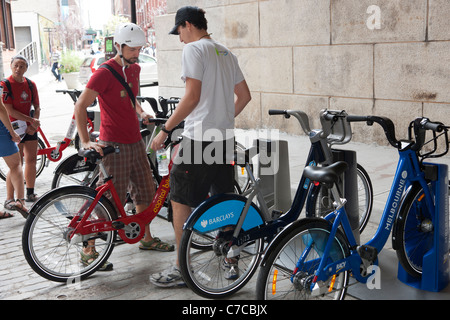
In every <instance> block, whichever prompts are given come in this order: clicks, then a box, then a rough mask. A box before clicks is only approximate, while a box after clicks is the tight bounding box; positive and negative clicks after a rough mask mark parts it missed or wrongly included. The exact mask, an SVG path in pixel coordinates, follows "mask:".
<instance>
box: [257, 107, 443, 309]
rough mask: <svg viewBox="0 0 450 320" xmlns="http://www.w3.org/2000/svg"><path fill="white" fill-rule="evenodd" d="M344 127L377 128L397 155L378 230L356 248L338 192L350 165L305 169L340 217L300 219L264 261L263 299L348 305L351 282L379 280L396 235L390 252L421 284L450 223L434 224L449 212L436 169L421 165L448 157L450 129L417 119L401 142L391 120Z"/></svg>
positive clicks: (259, 284)
mask: <svg viewBox="0 0 450 320" xmlns="http://www.w3.org/2000/svg"><path fill="white" fill-rule="evenodd" d="M347 120H348V121H365V122H367V123H368V124H369V125H371V124H373V123H374V122H376V123H378V124H380V125H381V126H382V128H383V129H384V132H385V134H386V137H387V139H388V141H389V142H390V144H391V145H392V146H394V147H395V148H397V149H398V151H399V162H398V166H397V171H396V173H395V177H394V181H393V184H392V187H391V191H390V194H389V197H388V199H387V202H386V206H385V209H384V212H383V215H382V218H381V221H380V224H379V227H378V230H377V232H376V234H375V235H374V237H373V238H372V239H371V240H370V241H369V242H367V243H366V244H364V245H359V244H358V243H357V242H356V240H355V237H354V236H353V233H352V230H351V228H350V225H349V220H348V217H347V214H346V212H345V209H344V204H345V199H339V194H338V191H337V188H336V181H337V178H338V176H339V175H340V173H341V172H342V171H344V170H345V169H346V164H345V163H343V162H337V163H334V164H332V165H330V166H328V167H325V168H318V167H306V168H305V169H304V176H306V177H308V178H309V179H311V180H313V181H317V182H319V183H320V184H322V185H326V186H328V187H331V190H332V193H333V194H334V195H335V197H334V199H336V200H337V201H336V202H335V207H336V210H335V211H334V212H332V213H330V214H329V215H327V216H326V217H325V218H324V219H319V218H305V219H301V220H298V221H296V222H294V223H293V224H291V225H290V226H289V227H287V228H286V229H284V230H283V231H282V232H281V233H280V234H278V236H277V237H276V238H275V239H274V241H273V242H272V243H271V244H270V245H269V248H268V249H267V251H266V254H265V256H264V259H263V261H262V262H261V268H260V273H259V275H258V281H257V288H256V290H257V298H258V299H266V300H272V299H281V300H285V299H336V300H337V299H343V298H344V297H345V294H346V291H347V287H348V282H349V278H350V275H352V276H353V277H354V278H355V279H356V280H357V281H358V282H361V283H366V282H367V280H368V279H369V277H370V276H372V275H373V274H374V271H375V269H376V268H374V266H376V265H377V263H378V254H379V253H380V251H381V250H382V249H383V247H384V245H385V243H386V242H387V240H388V238H389V235H390V233H391V231H392V239H393V240H392V241H393V248H394V249H395V250H396V252H397V256H398V259H399V261H400V263H401V265H402V267H403V268H404V270H405V271H406V272H407V273H408V274H410V275H411V276H412V277H420V276H421V275H422V272H423V270H424V267H425V265H424V264H423V258H424V255H425V254H426V253H427V252H429V250H430V249H431V247H432V246H433V237H434V234H435V231H436V230H437V229H438V228H443V226H445V223H448V222H447V221H444V223H442V224H440V223H435V222H436V221H437V220H435V207H438V208H439V207H440V206H445V205H446V206H448V200H447V199H440V198H442V197H438V196H437V194H436V189H434V185H435V184H437V175H436V172H435V170H434V169H433V168H436V166H433V165H430V164H427V163H424V162H423V160H424V159H426V158H430V157H440V156H443V155H445V154H446V153H447V152H448V149H449V145H448V128H449V127H445V126H444V125H443V124H442V123H436V122H431V121H429V120H428V119H427V118H418V119H416V120H414V121H413V122H412V123H411V124H410V127H409V139H408V140H407V141H406V140H405V141H398V140H397V139H396V138H395V130H394V125H393V123H392V121H391V120H390V119H388V118H385V117H377V116H350V115H349V116H348V117H347ZM427 130H430V131H431V132H432V133H433V138H432V139H431V140H429V141H428V142H433V145H434V146H433V148H431V150H430V149H429V148H423V147H424V144H426V143H428V142H425V137H426V132H427ZM437 132H441V133H440V134H437ZM438 137H444V138H441V139H439V140H438ZM443 139H445V147H444V148H438V146H437V144H438V143H437V141H442V140H443ZM427 147H428V146H427ZM423 150H427V151H423ZM439 183H441V182H439ZM445 183H448V180H446V181H445ZM445 190H446V189H445ZM445 198H447V197H445ZM444 208H445V207H444ZM441 230H442V229H441ZM446 245H447V244H446ZM444 250H445V249H444ZM444 253H445V254H446V253H447V251H445V252H444Z"/></svg>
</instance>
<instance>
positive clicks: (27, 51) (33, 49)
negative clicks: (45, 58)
mask: <svg viewBox="0 0 450 320" xmlns="http://www.w3.org/2000/svg"><path fill="white" fill-rule="evenodd" d="M19 54H20V55H22V56H24V57H25V58H27V60H28V63H29V64H30V66H31V65H32V64H33V63H35V62H36V61H37V59H38V55H37V46H36V42H34V41H33V42H31V43H29V44H28V45H27V46H26V47H25V48H23V49H22V50H20V51H19Z"/></svg>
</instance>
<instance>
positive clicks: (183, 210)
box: [171, 201, 192, 266]
mask: <svg viewBox="0 0 450 320" xmlns="http://www.w3.org/2000/svg"><path fill="white" fill-rule="evenodd" d="M171 203H172V210H173V228H174V230H175V240H176V244H177V251H178V250H179V249H180V242H181V236H182V235H183V225H184V223H185V222H186V220H187V218H189V215H190V214H191V212H192V209H191V207H190V206H188V205H185V204H181V203H178V202H175V201H171ZM178 254H179V253H178ZM177 266H178V255H177Z"/></svg>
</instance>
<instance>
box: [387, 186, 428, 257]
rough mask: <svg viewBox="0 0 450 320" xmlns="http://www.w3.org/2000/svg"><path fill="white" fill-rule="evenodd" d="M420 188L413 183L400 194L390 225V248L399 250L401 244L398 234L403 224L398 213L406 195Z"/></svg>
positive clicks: (403, 204)
mask: <svg viewBox="0 0 450 320" xmlns="http://www.w3.org/2000/svg"><path fill="white" fill-rule="evenodd" d="M419 188H421V187H420V184H419V183H413V184H412V185H410V186H409V187H407V188H406V190H405V192H404V193H403V195H402V198H401V199H400V205H399V206H398V209H397V213H396V218H395V220H394V225H393V226H392V234H391V235H392V249H394V250H399V248H400V246H402V244H403V239H401V237H399V236H398V234H399V233H400V228H401V226H402V225H403V221H402V219H403V217H402V216H401V215H400V213H401V212H402V210H403V207H404V206H405V200H406V198H407V197H408V195H409V194H410V193H411V192H413V191H414V192H416V190H417V189H419Z"/></svg>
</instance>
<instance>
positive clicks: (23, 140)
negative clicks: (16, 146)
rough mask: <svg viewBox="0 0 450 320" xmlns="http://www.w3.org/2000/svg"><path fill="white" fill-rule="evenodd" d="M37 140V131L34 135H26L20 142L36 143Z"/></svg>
mask: <svg viewBox="0 0 450 320" xmlns="http://www.w3.org/2000/svg"><path fill="white" fill-rule="evenodd" d="M37 139H38V135H37V131H36V132H35V133H34V134H28V133H26V134H25V135H24V137H23V138H22V140H21V141H20V143H22V142H25V141H35V140H37Z"/></svg>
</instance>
